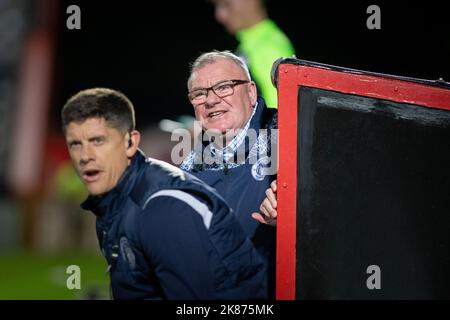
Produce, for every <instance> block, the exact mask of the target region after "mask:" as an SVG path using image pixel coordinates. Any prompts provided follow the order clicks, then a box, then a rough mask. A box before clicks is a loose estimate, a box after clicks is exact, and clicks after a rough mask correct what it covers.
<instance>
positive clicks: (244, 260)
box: [62, 88, 266, 299]
mask: <svg viewBox="0 0 450 320" xmlns="http://www.w3.org/2000/svg"><path fill="white" fill-rule="evenodd" d="M62 124H63V131H64V135H65V138H66V141H67V146H68V149H69V154H70V158H71V160H72V164H73V166H74V167H75V169H76V171H77V173H78V175H79V177H80V179H81V180H82V182H83V183H84V184H85V186H86V188H87V190H88V192H89V194H90V196H89V197H88V199H87V200H86V201H85V202H84V203H83V204H82V208H84V209H86V210H90V211H92V212H93V213H94V214H95V215H96V217H97V222H96V228H97V236H98V239H99V243H100V246H101V249H102V253H103V255H104V256H105V258H106V260H107V261H108V264H109V266H108V270H109V273H110V278H111V287H112V293H113V297H114V298H116V299H261V298H266V287H265V271H264V266H263V264H262V262H261V259H260V258H259V256H258V254H257V252H256V251H255V249H254V247H253V245H252V243H251V242H250V241H249V239H248V238H247V237H246V236H245V234H244V232H243V230H242V229H241V227H240V225H239V223H238V222H237V220H236V218H235V217H234V215H233V214H232V213H231V212H230V209H229V207H228V205H227V204H226V203H225V201H224V200H223V199H222V198H221V197H220V196H219V195H218V194H217V193H216V192H215V191H214V190H213V189H212V188H210V187H208V186H207V185H205V184H204V183H202V182H201V181H200V180H198V179H196V178H195V177H193V176H191V175H189V174H187V173H184V172H183V171H181V170H179V169H177V168H175V167H173V166H171V165H169V164H167V163H164V162H161V161H157V160H154V159H150V158H147V159H146V158H145V156H144V155H143V153H142V152H141V151H140V150H139V149H138V145H139V141H140V133H139V132H138V131H137V130H135V119H134V108H133V105H132V104H131V102H130V101H129V100H128V99H127V98H126V97H125V95H123V94H122V93H120V92H117V91H114V90H111V89H106V88H95V89H88V90H84V91H81V92H79V93H77V94H76V95H74V96H73V97H72V98H70V99H69V100H68V101H67V103H66V104H65V106H64V107H63V109H62Z"/></svg>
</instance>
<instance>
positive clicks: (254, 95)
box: [248, 81, 258, 106]
mask: <svg viewBox="0 0 450 320" xmlns="http://www.w3.org/2000/svg"><path fill="white" fill-rule="evenodd" d="M248 95H249V97H250V102H251V104H252V106H254V105H255V104H256V100H257V99H258V93H257V92H256V84H255V82H254V81H251V82H250V83H249V85H248Z"/></svg>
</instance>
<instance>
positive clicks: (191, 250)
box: [137, 191, 215, 299]
mask: <svg viewBox="0 0 450 320" xmlns="http://www.w3.org/2000/svg"><path fill="white" fill-rule="evenodd" d="M178 192H181V193H182V194H184V195H185V197H184V198H183V197H181V199H180V198H176V197H173V196H168V195H167V196H159V197H156V198H154V199H151V200H150V201H149V202H148V204H147V206H146V207H145V210H144V212H143V214H142V215H141V216H140V218H139V219H138V226H137V230H138V232H137V240H138V243H139V245H140V246H141V249H142V251H143V253H144V255H145V257H146V260H147V262H148V263H149V264H150V267H151V268H152V269H153V271H154V272H155V275H156V277H157V278H158V280H159V284H160V286H161V289H162V291H163V292H164V295H165V297H166V298H167V299H214V298H215V297H214V277H213V275H212V271H211V270H210V263H209V258H208V257H209V254H210V253H209V250H210V248H208V241H209V240H208V230H207V223H208V219H209V221H210V217H208V215H209V214H211V215H212V213H211V212H210V211H209V213H208V210H209V209H208V208H207V207H206V205H205V204H203V206H202V205H201V204H202V202H200V201H199V200H198V199H197V198H194V197H193V196H192V195H190V194H187V193H185V192H182V191H178ZM193 199H194V200H193ZM190 201H191V202H192V203H191V202H190ZM199 208H201V210H200V209H199ZM205 208H206V209H205ZM199 210H200V211H201V212H199ZM202 210H203V211H202Z"/></svg>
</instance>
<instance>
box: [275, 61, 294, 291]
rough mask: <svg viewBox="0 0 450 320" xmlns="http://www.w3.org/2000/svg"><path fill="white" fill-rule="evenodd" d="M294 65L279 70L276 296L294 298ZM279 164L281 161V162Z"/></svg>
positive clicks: (283, 66)
mask: <svg viewBox="0 0 450 320" xmlns="http://www.w3.org/2000/svg"><path fill="white" fill-rule="evenodd" d="M297 92H298V87H297V67H296V66H294V65H280V67H279V71H278V116H279V127H278V129H279V138H278V139H279V154H278V163H279V164H280V166H279V172H278V182H277V197H278V199H277V200H278V223H277V268H276V270H277V271H276V298H277V299H280V300H293V299H295V266H296V215H297V208H296V206H297V200H296V198H297ZM281 164H282V165H281Z"/></svg>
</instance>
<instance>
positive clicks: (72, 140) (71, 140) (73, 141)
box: [67, 138, 80, 144]
mask: <svg viewBox="0 0 450 320" xmlns="http://www.w3.org/2000/svg"><path fill="white" fill-rule="evenodd" d="M75 142H80V140H78V139H71V138H67V144H73V143H75Z"/></svg>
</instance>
